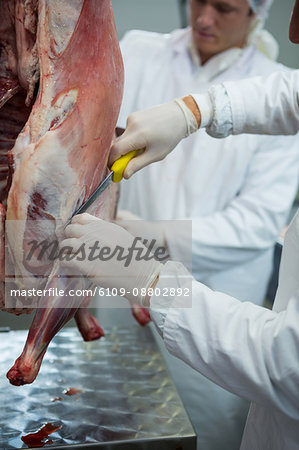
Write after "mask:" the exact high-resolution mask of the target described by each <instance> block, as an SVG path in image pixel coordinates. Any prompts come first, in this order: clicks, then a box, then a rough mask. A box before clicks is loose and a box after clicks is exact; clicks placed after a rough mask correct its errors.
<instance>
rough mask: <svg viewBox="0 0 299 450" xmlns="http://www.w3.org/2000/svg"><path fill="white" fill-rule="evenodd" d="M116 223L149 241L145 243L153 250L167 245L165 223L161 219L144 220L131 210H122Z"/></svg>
mask: <svg viewBox="0 0 299 450" xmlns="http://www.w3.org/2000/svg"><path fill="white" fill-rule="evenodd" d="M115 223H116V224H117V225H120V226H121V227H122V228H124V229H125V230H127V231H128V232H129V233H130V234H132V235H133V236H135V237H140V238H141V239H142V240H146V241H147V242H143V243H144V245H145V246H146V247H150V248H151V250H153V249H156V248H158V247H164V248H166V247H167V244H166V238H165V233H164V228H163V224H162V223H161V222H160V221H153V222H151V221H147V220H143V219H142V218H141V217H139V216H136V215H135V214H132V213H131V212H130V211H126V210H120V211H118V213H117V217H116V220H115Z"/></svg>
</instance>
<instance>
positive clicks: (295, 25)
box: [289, 0, 299, 44]
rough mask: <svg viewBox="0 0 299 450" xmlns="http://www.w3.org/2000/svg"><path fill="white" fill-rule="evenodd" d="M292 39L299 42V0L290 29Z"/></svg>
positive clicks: (295, 42) (296, 3) (297, 0)
mask: <svg viewBox="0 0 299 450" xmlns="http://www.w3.org/2000/svg"><path fill="white" fill-rule="evenodd" d="M289 37H290V41H291V42H293V43H294V44H299V0H296V2H295V6H294V10H293V14H292V18H291V22H290V31H289Z"/></svg>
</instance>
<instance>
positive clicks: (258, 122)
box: [193, 70, 299, 138]
mask: <svg viewBox="0 0 299 450" xmlns="http://www.w3.org/2000/svg"><path fill="white" fill-rule="evenodd" d="M223 86H224V88H225V90H226V93H227V95H228V102H229V103H228V106H229V107H230V108H231V115H232V117H231V119H232V121H231V120H230V117H229V115H230V112H229V110H228V108H227V106H226V107H225V102H224V97H223ZM209 95H210V98H211V100H212V104H213V119H212V121H210V122H211V123H210V124H209V125H208V127H207V132H208V133H209V134H210V135H211V136H213V137H219V138H222V137H226V136H228V135H229V134H231V133H232V134H241V133H253V134H272V135H279V134H284V135H287V134H296V133H297V132H298V130H299V70H294V71H290V72H276V73H273V74H271V75H270V76H268V77H255V78H251V79H245V80H241V81H234V82H226V83H223V85H215V86H213V87H212V88H210V90H209ZM193 97H194V99H195V100H196V101H197V103H198V105H200V103H201V99H202V98H203V96H202V95H193ZM231 122H232V123H231Z"/></svg>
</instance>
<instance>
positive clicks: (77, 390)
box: [63, 388, 83, 395]
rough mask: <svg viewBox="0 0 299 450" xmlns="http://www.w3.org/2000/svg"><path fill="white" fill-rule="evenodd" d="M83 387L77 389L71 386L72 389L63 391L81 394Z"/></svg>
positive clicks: (69, 393) (66, 393)
mask: <svg viewBox="0 0 299 450" xmlns="http://www.w3.org/2000/svg"><path fill="white" fill-rule="evenodd" d="M81 392H83V391H82V389H76V388H70V389H66V390H64V391H63V393H64V394H65V395H76V394H81Z"/></svg>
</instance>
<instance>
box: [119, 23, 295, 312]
mask: <svg viewBox="0 0 299 450" xmlns="http://www.w3.org/2000/svg"><path fill="white" fill-rule="evenodd" d="M189 39H190V30H188V29H187V30H177V31H175V32H173V33H172V34H170V35H161V34H158V33H148V32H143V31H133V32H130V33H128V34H127V35H126V37H125V38H124V40H123V41H122V42H121V49H122V54H123V58H124V65H125V80H126V81H125V91H124V99H123V104H122V108H121V112H120V117H119V122H118V125H119V126H121V127H125V125H126V119H127V117H128V115H129V114H130V113H131V112H133V111H136V110H140V109H144V108H147V107H150V106H153V105H156V104H158V103H163V102H166V101H168V100H171V99H173V98H175V97H179V96H182V95H184V94H187V93H190V92H201V91H205V90H206V89H207V88H208V87H209V86H210V85H211V84H212V83H216V82H221V81H225V80H236V79H241V78H244V77H248V76H253V75H257V74H265V75H267V74H270V73H272V72H273V71H275V70H278V69H280V68H281V69H283V66H281V65H278V64H277V63H274V62H273V61H270V60H269V59H267V58H266V57H264V56H263V55H262V54H261V53H259V52H258V51H257V50H256V49H255V47H254V46H250V47H247V48H246V49H244V50H241V49H230V50H228V51H226V52H224V53H223V54H221V55H218V56H216V57H215V58H213V59H211V60H210V61H209V62H208V63H207V64H206V65H204V66H199V65H196V63H195V62H194V61H193V59H192V58H191V56H190V53H189V50H188V45H189V44H188V43H189ZM286 148H288V149H289V152H288V153H287V152H285V149H286ZM240 149H243V151H242V152H240ZM298 153H299V145H298V139H297V138H294V137H291V136H290V137H288V138H287V139H286V138H281V137H275V138H273V137H272V136H254V135H251V136H244V135H243V136H230V137H228V138H226V139H224V140H223V139H222V140H218V139H214V138H212V137H210V136H208V135H207V134H206V133H205V131H203V130H202V131H200V132H199V133H195V134H194V135H192V136H190V137H189V138H187V139H185V140H183V141H182V142H181V143H180V144H179V145H178V146H177V148H176V149H175V150H174V151H173V152H172V153H171V155H170V156H169V157H168V158H167V159H166V160H164V161H161V162H158V163H155V164H152V165H150V166H148V167H146V168H145V169H143V170H142V171H141V172H139V173H137V174H136V175H134V177H132V179H130V180H129V181H127V182H126V181H124V182H123V183H122V186H121V196H120V203H119V208H120V209H128V210H130V211H131V212H133V213H135V214H137V215H139V216H141V217H142V218H144V219H146V220H175V219H191V220H192V243H193V248H192V273H193V275H194V277H195V278H196V279H197V280H199V281H202V282H204V283H205V284H207V285H208V286H209V287H211V288H213V289H217V290H220V291H222V292H226V293H228V294H230V295H233V296H235V297H237V298H239V299H241V300H250V301H253V302H255V303H257V304H262V302H263V300H264V295H265V291H266V287H267V282H268V279H269V276H270V273H271V269H272V254H273V253H272V252H273V244H274V242H275V240H276V238H277V237H278V236H279V233H280V230H281V228H282V227H283V226H284V225H285V223H286V221H287V217H288V212H289V208H290V205H291V203H292V200H293V198H294V195H295V192H296V188H297V183H298V166H299V164H298ZM184 242H186V245H189V242H187V241H186V240H184V236H183V230H182V236H180V235H179V234H178V232H177V231H176V232H171V229H170V230H169V232H168V233H167V244H168V247H169V249H170V254H171V257H172V259H175V260H180V255H182V254H186V252H187V251H188V249H186V248H184ZM188 269H189V270H191V267H188ZM261 269H262V270H261Z"/></svg>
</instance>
